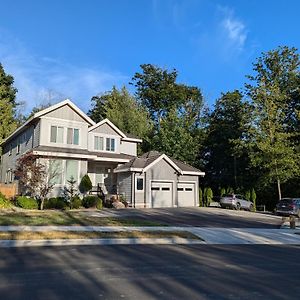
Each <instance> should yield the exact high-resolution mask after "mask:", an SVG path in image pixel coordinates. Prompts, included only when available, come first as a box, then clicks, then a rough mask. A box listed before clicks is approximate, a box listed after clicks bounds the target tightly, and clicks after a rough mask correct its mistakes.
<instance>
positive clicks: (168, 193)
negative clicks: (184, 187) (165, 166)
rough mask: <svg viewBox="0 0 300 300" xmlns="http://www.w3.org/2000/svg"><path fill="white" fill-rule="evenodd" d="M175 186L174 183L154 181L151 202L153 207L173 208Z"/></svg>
mask: <svg viewBox="0 0 300 300" xmlns="http://www.w3.org/2000/svg"><path fill="white" fill-rule="evenodd" d="M172 199H173V184H172V182H162V181H152V182H151V200H152V207H172V206H173V201H172Z"/></svg>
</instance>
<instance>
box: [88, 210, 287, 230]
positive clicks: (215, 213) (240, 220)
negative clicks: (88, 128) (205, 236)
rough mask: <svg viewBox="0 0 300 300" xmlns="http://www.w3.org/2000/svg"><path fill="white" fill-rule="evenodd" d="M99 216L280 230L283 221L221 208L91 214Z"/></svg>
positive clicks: (267, 216) (268, 215)
mask: <svg viewBox="0 0 300 300" xmlns="http://www.w3.org/2000/svg"><path fill="white" fill-rule="evenodd" d="M88 213H90V214H93V215H99V216H117V217H124V218H133V217H134V218H135V219H144V220H151V221H158V222H161V223H164V224H168V225H172V226H199V227H218V228H279V227H280V224H281V222H282V218H281V217H279V216H275V215H272V214H263V213H252V212H248V211H235V210H228V209H221V208H213V207H209V208H205V207H201V208H199V207H194V208H160V209H125V210H118V211H116V210H104V211H103V212H88Z"/></svg>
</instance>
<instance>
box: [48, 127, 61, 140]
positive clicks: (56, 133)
mask: <svg viewBox="0 0 300 300" xmlns="http://www.w3.org/2000/svg"><path fill="white" fill-rule="evenodd" d="M50 142H51V143H60V144H62V143H63V142H64V128H63V127H60V126H51V134H50Z"/></svg>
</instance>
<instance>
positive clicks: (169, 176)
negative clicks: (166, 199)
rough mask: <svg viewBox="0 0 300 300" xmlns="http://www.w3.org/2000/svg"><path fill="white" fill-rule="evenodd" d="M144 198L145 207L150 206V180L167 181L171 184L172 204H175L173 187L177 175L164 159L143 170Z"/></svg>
mask: <svg viewBox="0 0 300 300" xmlns="http://www.w3.org/2000/svg"><path fill="white" fill-rule="evenodd" d="M145 173H146V174H145V187H144V188H145V200H146V207H152V202H151V182H152V181H160V180H162V181H167V182H171V183H172V186H173V200H172V204H173V206H175V204H176V199H175V187H176V185H175V184H176V182H177V175H176V171H175V169H174V168H173V167H172V166H171V165H170V164H169V163H168V162H167V161H165V160H164V159H162V160H160V161H159V162H157V163H156V164H155V165H154V166H153V167H152V168H150V169H149V170H147V171H146V172H145Z"/></svg>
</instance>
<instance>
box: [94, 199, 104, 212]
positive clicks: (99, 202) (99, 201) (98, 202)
mask: <svg viewBox="0 0 300 300" xmlns="http://www.w3.org/2000/svg"><path fill="white" fill-rule="evenodd" d="M96 208H97V209H102V208H103V202H102V199H100V198H99V200H98V201H97V205H96Z"/></svg>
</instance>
